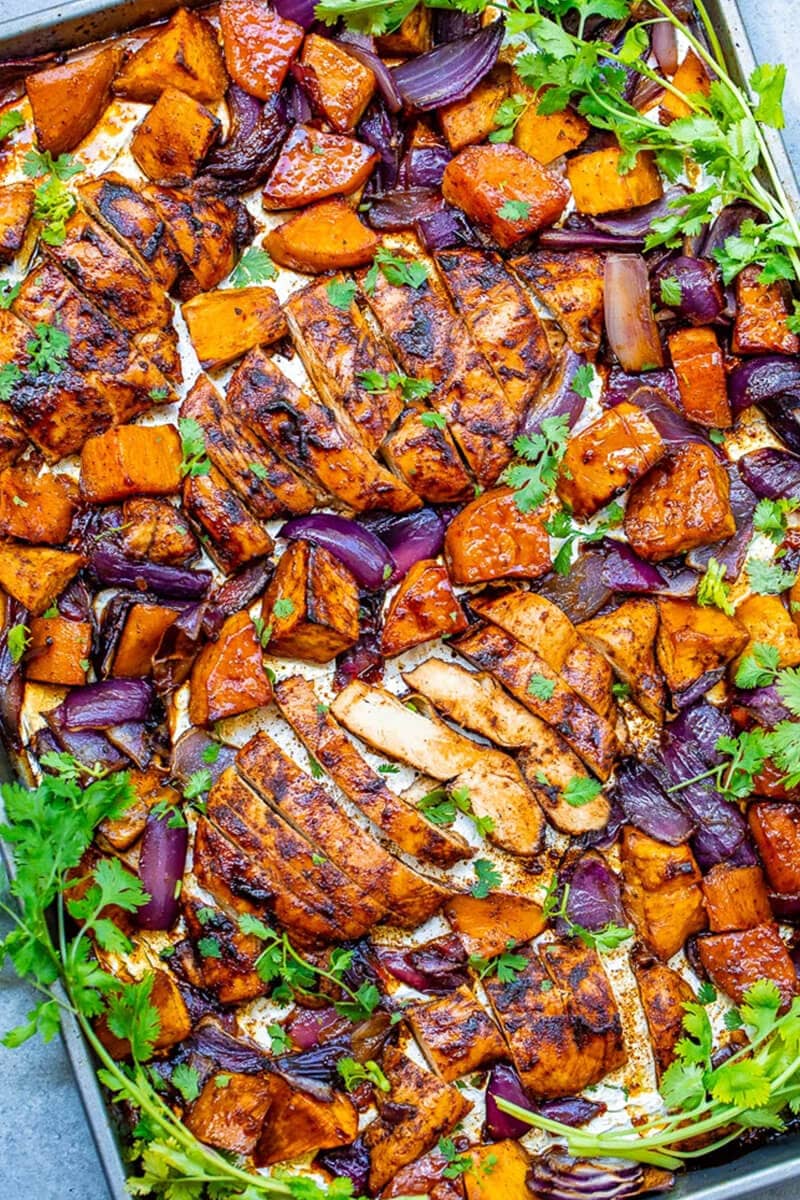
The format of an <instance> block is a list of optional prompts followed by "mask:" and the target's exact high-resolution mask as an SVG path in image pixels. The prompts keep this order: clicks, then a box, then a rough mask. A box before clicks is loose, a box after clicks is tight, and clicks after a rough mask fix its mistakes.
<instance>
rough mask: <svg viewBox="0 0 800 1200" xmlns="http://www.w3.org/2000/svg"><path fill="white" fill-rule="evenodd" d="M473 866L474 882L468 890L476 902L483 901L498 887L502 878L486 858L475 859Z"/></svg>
mask: <svg viewBox="0 0 800 1200" xmlns="http://www.w3.org/2000/svg"><path fill="white" fill-rule="evenodd" d="M473 865H474V867H475V882H474V883H473V885H472V887H471V888H470V892H471V894H472V895H473V896H474V897H475V899H476V900H484V899H485V898H486V897H487V896H488V895H489V893H490V892H491V891H494V889H495V888H497V887H499V886H500V884H501V883H502V882H503V876H502V875H501V874H500V872H499V871H498V870H497V868H496V867H495V865H494V863H493V862H492V861H491V860H490V859H488V858H476V859H475V862H474V864H473Z"/></svg>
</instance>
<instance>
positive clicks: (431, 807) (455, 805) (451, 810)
mask: <svg viewBox="0 0 800 1200" xmlns="http://www.w3.org/2000/svg"><path fill="white" fill-rule="evenodd" d="M417 808H418V809H419V810H420V812H422V813H424V814H425V816H426V817H427V818H428V820H429V821H430V822H431V823H432V824H433V825H452V824H453V821H455V819H456V817H457V816H458V814H459V813H464V815H465V816H467V817H469V819H470V820H471V821H472V823H473V824H474V826H475V830H476V832H477V833H478V834H480V836H481V837H486V835H487V834H488V833H492V831H493V830H494V820H493V819H492V817H479V816H477V814H476V813H475V811H474V809H473V807H472V801H471V800H470V795H469V789H468V788H465V787H454V788H450V790H449V791H448V790H447V789H446V788H443V787H437V788H434V789H433V790H432V791H430V792H427V793H426V794H425V795H424V796H423V797H422V799H421V800H420V801H419V803H418V804H417Z"/></svg>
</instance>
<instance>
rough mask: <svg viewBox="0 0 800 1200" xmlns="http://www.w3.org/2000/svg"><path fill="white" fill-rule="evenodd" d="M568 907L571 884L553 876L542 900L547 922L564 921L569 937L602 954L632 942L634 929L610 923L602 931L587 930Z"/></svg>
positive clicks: (543, 913)
mask: <svg viewBox="0 0 800 1200" xmlns="http://www.w3.org/2000/svg"><path fill="white" fill-rule="evenodd" d="M568 906H569V884H568V883H564V884H562V883H561V882H560V880H559V878H558V876H557V875H553V876H552V877H551V879H550V882H549V884H548V885H547V891H546V892H545V895H544V899H543V900H542V916H543V917H544V919H545V920H546V921H556V920H560V921H563V922H564V923H565V925H566V936H567V937H575V938H579V939H580V941H582V942H583V944H584V945H585V946H589V947H590V948H591V949H592V950H597V951H598V953H600V954H606V953H608V952H609V951H611V950H616V949H617V947H618V946H621V945H622V944H623V942H627V941H630V939H631V938H632V937H633V930H632V929H628V928H626V927H625V926H622V925H615V924H614V922H613V921H609V922H608V924H607V925H604V926H603V927H602V928H601V929H587V928H586V926H585V925H578V924H576V922H575V921H573V920H572V918H571V917H570V915H569V912H568V911H567V909H568Z"/></svg>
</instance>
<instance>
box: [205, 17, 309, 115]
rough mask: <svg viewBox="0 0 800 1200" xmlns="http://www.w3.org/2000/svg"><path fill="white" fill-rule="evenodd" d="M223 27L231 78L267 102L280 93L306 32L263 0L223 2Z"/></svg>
mask: <svg viewBox="0 0 800 1200" xmlns="http://www.w3.org/2000/svg"><path fill="white" fill-rule="evenodd" d="M219 24H220V29H221V31H222V43H223V45H224V47H225V63H226V65H227V68H228V71H229V72H230V76H231V79H233V81H234V83H238V84H239V87H242V88H244V90H245V91H246V92H249V93H250V95H251V96H258V97H259V99H260V100H267V99H269V97H270V96H272V95H274V93H275V92H277V91H279V89H280V86H281V84H282V83H283V81H284V79H285V78H286V73H287V71H288V70H289V67H290V66H291V63H292V59H293V58H294V57H295V55H296V54H297V51H298V50H299V49H300V44H301V42H302V41H303V29H302V27H301V26H300V25H296V24H295V22H294V21H288V20H286V18H285V17H281V16H279V15H278V13H276V12H274V11H273V10H272V9H271V8H270V7H269V6H268V5H266V4H264V3H263V2H262V0H222V3H221V4H220V6H219Z"/></svg>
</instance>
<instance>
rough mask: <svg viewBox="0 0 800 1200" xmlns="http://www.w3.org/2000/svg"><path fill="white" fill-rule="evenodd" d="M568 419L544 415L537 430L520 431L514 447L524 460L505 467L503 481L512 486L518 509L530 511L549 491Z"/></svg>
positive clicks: (562, 448)
mask: <svg viewBox="0 0 800 1200" xmlns="http://www.w3.org/2000/svg"><path fill="white" fill-rule="evenodd" d="M568 437H569V421H568V419H567V417H566V416H564V415H561V416H557V417H545V419H544V420H543V421H542V428H541V432H540V433H535V434H534V435H533V437H528V436H527V435H525V434H521V435H520V436H519V437H518V438H515V440H514V449H515V450H516V452H517V454H518V455H519V457H520V458H522V459H524V463H515V464H513V465H512V466H510V467H506V470H505V471H504V473H503V482H504V483H506V484H508V486H509V487H510V488H513V489H514V501H515V503H516V506H517V508H518V509H519V510H520V512H524V513H527V512H532V511H533V510H534V509H535V508H538V507H539V505H540V504H542V503H543V502H544V501H545V500H546V499H547V497H548V496H549V495H550V493H551V492H552V490H553V488H554V487H555V486H556V481H557V479H558V469H559V466H560V464H561V460H562V458H563V457H564V453H565V451H566V449H567V438H568Z"/></svg>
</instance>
